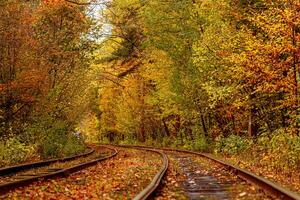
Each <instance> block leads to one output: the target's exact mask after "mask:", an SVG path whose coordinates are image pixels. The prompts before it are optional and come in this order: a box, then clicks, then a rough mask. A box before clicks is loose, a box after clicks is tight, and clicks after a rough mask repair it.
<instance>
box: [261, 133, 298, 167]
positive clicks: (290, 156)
mask: <svg viewBox="0 0 300 200" xmlns="http://www.w3.org/2000/svg"><path fill="white" fill-rule="evenodd" d="M258 148H259V149H260V150H261V151H262V152H265V153H264V156H263V158H262V161H261V162H266V163H268V164H270V165H272V166H273V167H275V168H277V169H289V168H294V169H296V168H298V167H299V165H300V157H299V155H300V136H297V135H294V134H292V133H290V132H289V130H287V129H278V130H276V131H274V132H273V133H272V134H269V135H267V134H263V135H261V136H260V137H259V138H258Z"/></svg>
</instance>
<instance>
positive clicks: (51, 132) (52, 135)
mask: <svg viewBox="0 0 300 200" xmlns="http://www.w3.org/2000/svg"><path fill="white" fill-rule="evenodd" d="M66 132H67V128H66V126H65V124H64V123H61V122H56V123H54V124H53V125H52V127H51V128H49V129H48V130H45V133H44V134H45V136H44V138H43V140H42V141H41V143H40V150H41V152H40V153H41V155H42V157H43V158H54V157H59V156H63V151H62V149H63V147H64V146H65V144H66V143H67V136H66Z"/></svg>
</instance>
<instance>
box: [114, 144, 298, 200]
mask: <svg viewBox="0 0 300 200" xmlns="http://www.w3.org/2000/svg"><path fill="white" fill-rule="evenodd" d="M116 146H121V147H126V148H140V149H148V150H159V151H160V153H162V151H164V152H177V153H185V154H190V155H196V156H200V157H202V158H205V159H208V160H210V161H213V162H215V163H217V164H218V165H222V166H223V167H224V168H226V169H227V170H228V171H230V172H232V173H234V174H235V175H237V176H238V177H239V178H241V179H243V180H245V181H246V182H248V183H251V184H253V185H255V186H256V187H259V188H261V189H262V190H263V191H265V192H267V193H268V194H271V195H272V196H273V198H275V199H284V200H300V196H299V195H298V194H296V193H294V192H292V191H290V190H288V189H286V188H283V187H281V186H280V185H278V184H276V183H273V182H271V181H269V180H267V179H266V178H263V177H260V176H257V175H255V174H253V173H251V172H250V171H248V170H244V169H241V168H239V167H237V166H234V165H232V164H229V163H227V162H224V161H222V160H219V159H217V158H215V157H214V156H212V155H210V154H205V153H199V152H194V151H188V150H178V149H169V148H152V147H147V146H130V145H116ZM163 173H164V172H163ZM163 173H161V175H163ZM203 181H204V182H205V181H206V182H205V184H213V183H212V182H210V183H209V182H207V180H203ZM149 187H150V186H149ZM156 188H157V187H156ZM154 190H155V189H154V188H153V189H152V191H154ZM210 192H213V190H212V191H210ZM215 192H216V191H215ZM221 199H226V198H221Z"/></svg>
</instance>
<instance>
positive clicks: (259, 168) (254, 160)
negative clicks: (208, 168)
mask: <svg viewBox="0 0 300 200" xmlns="http://www.w3.org/2000/svg"><path fill="white" fill-rule="evenodd" d="M217 157H219V158H221V159H223V160H226V161H228V162H229V163H232V164H234V165H237V166H239V167H241V168H243V169H247V170H249V171H251V172H253V173H255V174H257V175H259V176H263V177H265V178H267V179H269V180H271V181H273V182H276V183H278V184H279V185H281V186H283V187H285V188H287V189H290V190H291V191H294V192H296V193H300V174H299V172H295V171H292V170H290V169H286V170H285V171H283V170H280V169H278V170H275V169H274V167H272V166H271V164H270V163H264V164H262V163H261V162H260V160H261V159H262V158H260V157H259V156H255V155H249V154H248V156H246V155H237V156H226V155H217Z"/></svg>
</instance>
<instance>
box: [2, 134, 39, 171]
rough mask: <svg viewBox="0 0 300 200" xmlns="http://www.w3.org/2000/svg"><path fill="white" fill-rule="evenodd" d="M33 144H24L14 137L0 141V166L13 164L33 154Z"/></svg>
mask: <svg viewBox="0 0 300 200" xmlns="http://www.w3.org/2000/svg"><path fill="white" fill-rule="evenodd" d="M35 152H36V151H35V148H34V146H33V145H26V144H25V143H22V142H20V141H19V139H17V138H16V137H13V138H10V139H8V140H7V141H5V142H0V166H1V167H3V166H7V165H13V164H17V163H20V162H24V161H26V160H27V159H28V158H30V157H32V156H33V155H34V154H35Z"/></svg>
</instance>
